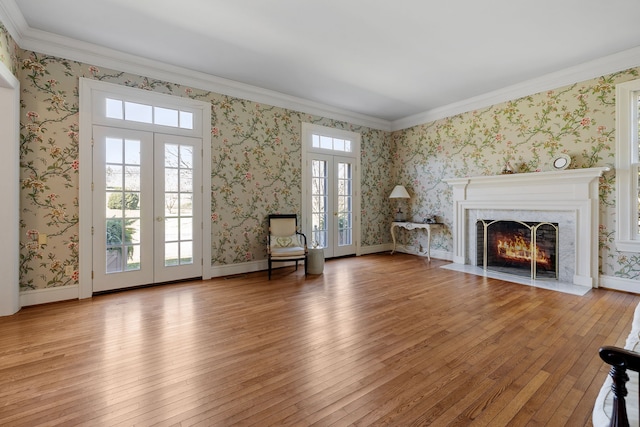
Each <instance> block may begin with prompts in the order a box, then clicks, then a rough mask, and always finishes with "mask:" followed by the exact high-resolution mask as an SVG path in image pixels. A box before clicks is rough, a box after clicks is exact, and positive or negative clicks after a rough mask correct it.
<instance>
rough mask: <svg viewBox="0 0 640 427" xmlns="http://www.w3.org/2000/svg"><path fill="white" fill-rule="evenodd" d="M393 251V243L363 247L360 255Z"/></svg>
mask: <svg viewBox="0 0 640 427" xmlns="http://www.w3.org/2000/svg"><path fill="white" fill-rule="evenodd" d="M391 249H393V245H392V244H391V243H386V244H383V245H371V246H361V247H360V254H359V255H371V254H377V253H379V252H387V251H391Z"/></svg>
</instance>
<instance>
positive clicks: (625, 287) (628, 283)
mask: <svg viewBox="0 0 640 427" xmlns="http://www.w3.org/2000/svg"><path fill="white" fill-rule="evenodd" d="M600 287H601V288H606V289H613V290H615V291H624V292H631V293H634V294H640V280H633V279H624V278H622V277H614V276H600Z"/></svg>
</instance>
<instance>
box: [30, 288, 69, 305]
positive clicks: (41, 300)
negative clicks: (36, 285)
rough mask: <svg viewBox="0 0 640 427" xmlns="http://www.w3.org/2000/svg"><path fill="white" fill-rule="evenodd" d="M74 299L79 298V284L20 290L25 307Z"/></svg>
mask: <svg viewBox="0 0 640 427" xmlns="http://www.w3.org/2000/svg"><path fill="white" fill-rule="evenodd" d="M74 299H78V285H70V286H58V287H57V288H44V289H36V290H32V291H22V292H20V304H22V306H23V307H27V306H29V305H38V304H47V303H50V302H59V301H67V300H74Z"/></svg>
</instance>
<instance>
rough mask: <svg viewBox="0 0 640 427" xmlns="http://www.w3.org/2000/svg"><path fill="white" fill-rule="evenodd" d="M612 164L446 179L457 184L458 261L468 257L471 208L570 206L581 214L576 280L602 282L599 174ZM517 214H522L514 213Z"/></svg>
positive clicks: (455, 247) (553, 208) (592, 283)
mask: <svg viewBox="0 0 640 427" xmlns="http://www.w3.org/2000/svg"><path fill="white" fill-rule="evenodd" d="M608 170H609V168H608V167H598V168H585V169H570V170H563V171H552V172H532V173H520V174H509V175H496V176H477V177H467V178H453V179H446V180H444V181H445V182H446V183H447V184H449V185H450V186H451V187H452V190H453V224H452V232H453V262H455V263H458V264H465V263H466V259H467V257H466V253H467V250H468V247H469V245H475V241H474V242H472V241H470V240H471V238H470V234H469V233H467V230H466V229H467V226H468V225H467V216H468V213H469V211H471V210H485V209H486V210H493V211H495V210H503V211H513V212H514V216H515V215H517V212H518V211H527V212H532V211H542V212H557V211H563V212H569V213H572V214H574V215H575V224H576V226H575V245H573V246H574V247H575V252H576V253H575V266H574V269H573V271H574V275H573V284H575V285H580V286H586V287H590V288H591V287H598V228H599V218H598V216H599V215H598V212H599V196H598V195H599V191H598V184H599V177H600V176H602V174H603V173H604V172H607V171H608ZM513 219H517V218H515V217H514V218H513Z"/></svg>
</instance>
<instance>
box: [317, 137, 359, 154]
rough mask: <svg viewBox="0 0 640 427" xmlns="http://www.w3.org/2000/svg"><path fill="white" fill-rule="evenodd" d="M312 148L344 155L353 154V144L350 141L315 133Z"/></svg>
mask: <svg viewBox="0 0 640 427" xmlns="http://www.w3.org/2000/svg"><path fill="white" fill-rule="evenodd" d="M311 146H312V147H313V148H320V149H323V150H332V151H340V152H343V153H351V152H352V150H353V149H352V144H351V141H350V140H348V139H341V138H333V137H331V136H325V135H320V134H317V133H314V134H313V135H312V137H311Z"/></svg>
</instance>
